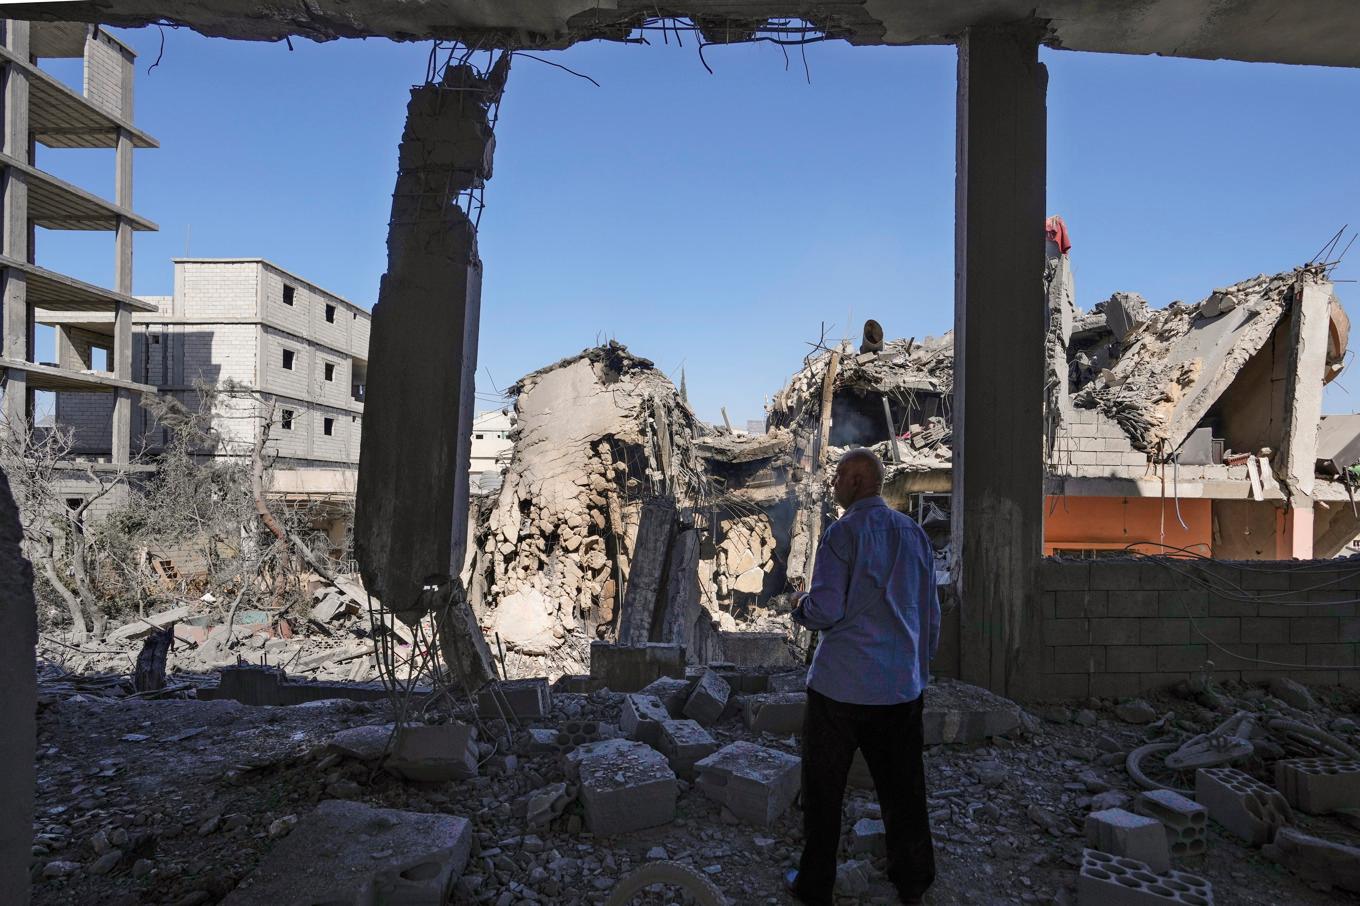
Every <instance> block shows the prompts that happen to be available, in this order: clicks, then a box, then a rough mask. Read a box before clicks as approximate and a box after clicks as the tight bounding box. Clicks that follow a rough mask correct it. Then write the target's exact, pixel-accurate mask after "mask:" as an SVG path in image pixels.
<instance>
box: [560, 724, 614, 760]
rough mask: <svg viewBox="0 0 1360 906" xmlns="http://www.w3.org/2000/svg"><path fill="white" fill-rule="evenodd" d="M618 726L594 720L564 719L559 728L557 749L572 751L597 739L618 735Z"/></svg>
mask: <svg viewBox="0 0 1360 906" xmlns="http://www.w3.org/2000/svg"><path fill="white" fill-rule="evenodd" d="M617 732H618V727H615V726H614V725H613V724H602V723H599V722H598V721H594V720H564V721H563V722H562V724H561V725H560V726H559V727H558V728H557V749H558V751H560V752H570V751H571V750H572V749H575V748H576V747H577V746H583V745H585V744H586V743H588V742H594V741H595V740H597V739H609V738H610V737H612V736H614V735H616V734H617Z"/></svg>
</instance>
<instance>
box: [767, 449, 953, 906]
mask: <svg viewBox="0 0 1360 906" xmlns="http://www.w3.org/2000/svg"><path fill="white" fill-rule="evenodd" d="M834 488H835V493H836V502H837V503H839V504H840V505H841V506H842V507H843V508H844V510H845V513H844V515H842V516H841V518H840V519H838V520H837V521H836V522H834V523H832V525H831V526H830V527H829V528H828V529H827V530H826V533H825V534H824V535H823V536H822V540H821V544H820V546H819V547H818V549H817V562H816V567H815V569H814V571H813V574H812V588H811V590H810V591H808V592H807V593H806V594H802V595H800V596H799V598H798V606H797V607H796V608H795V609H794V611H793V619H794V620H795V621H796V622H798V623H799V624H801V625H803V626H806V627H807V628H808V629H815V630H818V631H819V632H821V642H820V644H819V645H818V646H817V653H816V655H815V656H814V657H813V660H812V667H811V669H810V670H809V671H808V690H807V697H808V702H807V716H806V718H805V722H804V725H803V835H804V840H803V857H802V860H801V861H800V862H799V865H798V869H797V870H796V871H795V870H790V871H789V872H788V873H787V874H786V875H785V877H784V883H785V886H786V888H787V889H788V891H789V892H790V893H791V894H793V896H794V897H796V898H797V899H798V900H799V901H801V902H803V903H810V904H830V903H831V893H832V888H833V887H834V886H835V882H836V850H837V848H838V847H839V843H840V831H841V805H842V800H843V799H844V797H845V784H846V778H847V777H848V776H849V772H850V765H851V762H852V761H853V759H854V756H855V750H856V749H859V750H860V751H862V752H863V753H864V760H865V762H867V763H868V766H869V772H870V774H872V775H873V779H874V787H875V788H876V789H877V791H878V801H879V805H880V806H881V808H882V810H883V823H884V825H885V830H886V834H887V848H888V877H889V879H890V880H891V881H892V882H893V885H894V886H896V888H897V892H898V894H899V896H900V897H901V898H902V902H904V903H920V902H921V897H922V896H923V895H924V894H925V891H926V889H927V888H928V887H930V885H931V883H932V882H933V881H934V880H935V850H934V845H933V843H932V842H931V838H930V823H929V816H928V814H927V812H926V776H925V761H924V758H923V756H922V748H923V738H922V726H921V706H922V701H923V698H922V692H923V690H924V689H925V686H926V684H927V683H928V682H929V681H930V661H931V660H932V659H933V658H934V656H935V648H936V645H937V644H938V643H939V638H940V603H939V599H938V597H936V592H935V575H934V559H933V557H932V554H931V548H930V542H929V541H928V540H927V538H926V534H925V532H924V531H922V530H921V527H920V526H918V525H917V524H916V523H915V522H913V521H912V520H911V519H910V518H909V517H907V516H905V515H903V514H902V513H899V512H897V511H896V510H894V509H892V508H891V507H889V506H888V504H887V502H886V501H885V500H884V499H883V497H882V496H881V494H882V491H883V462H882V461H881V460H880V459H879V458H878V457H877V456H876V455H875V454H874V453H873V452H872V451H870V450H863V449H860V450H851V451H850V452H849V453H846V454H845V455H844V456H842V457H841V460H840V463H839V464H838V465H837V467H836V479H835V484H834Z"/></svg>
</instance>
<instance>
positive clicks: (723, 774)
mask: <svg viewBox="0 0 1360 906" xmlns="http://www.w3.org/2000/svg"><path fill="white" fill-rule="evenodd" d="M694 768H695V771H696V772H697V775H698V776H697V779H696V781H695V786H696V787H697V788H698V789H699V790H700V791H701V792H702V793H703V794H704V795H705V796H707V797H708V798H709V799H712V800H713V801H715V802H718V803H720V804H722V805H725V806H726V807H727V809H728V811H730V812H731V813H732V814H734V815H736V816H737V817H738V818H740V819H742V820H743V821H749V822H751V823H752V824H760V825H764V826H767V827H768V826H769V825H770V824H771V823H773V822H774V820H775V819H776V818H778V817H779V816H780V815H782V814H784V812H785V811H786V810H787V809H788V807H789V806H790V805H792V804H793V800H794V799H796V798H797V797H798V791H799V789H801V787H802V777H801V768H802V761H801V759H799V758H797V757H795V756H793V755H789V754H786V753H784V752H779V751H776V750H774V749H767V748H764V747H763V746H758V745H754V744H752V743H749V742H734V743H730V744H728V745H726V746H723V747H722V748H721V749H719V750H718V751H716V752H714V753H713V754H712V755H710V756H708V757H707V758H705V759H703V760H702V761H700V762H699V763H698V764H696V765H695V766H694Z"/></svg>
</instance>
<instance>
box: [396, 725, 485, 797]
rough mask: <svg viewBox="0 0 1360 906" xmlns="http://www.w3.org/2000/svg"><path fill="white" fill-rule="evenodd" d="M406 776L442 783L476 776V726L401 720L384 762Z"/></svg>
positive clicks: (401, 775) (399, 774)
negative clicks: (390, 749) (410, 722)
mask: <svg viewBox="0 0 1360 906" xmlns="http://www.w3.org/2000/svg"><path fill="white" fill-rule="evenodd" d="M384 766H385V767H386V768H387V770H388V771H390V772H391V773H393V774H396V775H397V776H398V777H404V778H405V779H407V780H417V781H422V782H425V783H443V782H447V781H450V780H467V779H469V778H471V777H476V776H477V730H476V728H475V727H470V726H468V725H466V724H457V723H454V724H436V725H433V726H426V725H419V724H405V725H403V726H401V727H399V728H398V729H397V734H396V738H395V739H394V740H393V743H392V754H391V755H389V756H388V758H387V761H386V763H385V765H384Z"/></svg>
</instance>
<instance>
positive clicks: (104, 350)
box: [90, 345, 113, 371]
mask: <svg viewBox="0 0 1360 906" xmlns="http://www.w3.org/2000/svg"><path fill="white" fill-rule="evenodd" d="M90 370H91V371H113V350H112V349H109V348H108V347H107V346H93V345H92V346H90Z"/></svg>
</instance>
